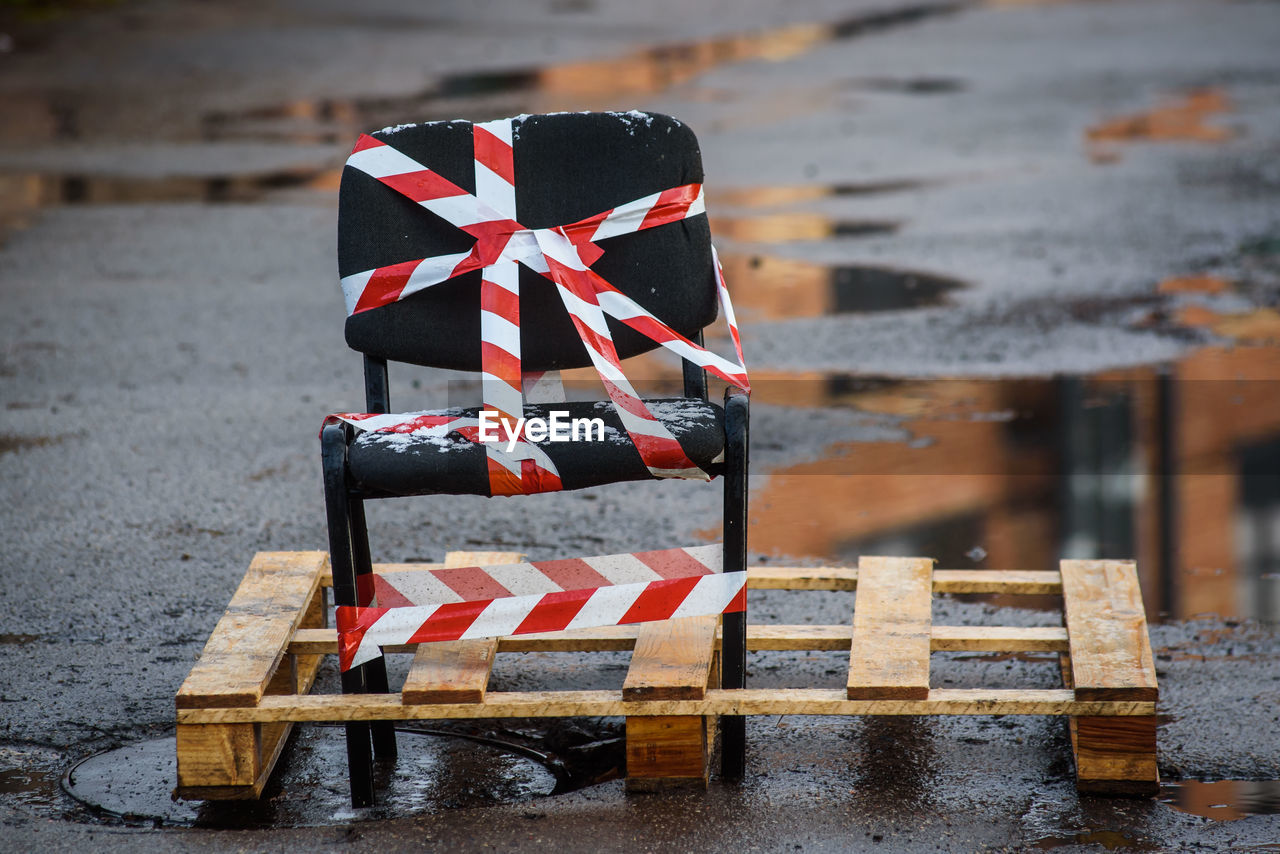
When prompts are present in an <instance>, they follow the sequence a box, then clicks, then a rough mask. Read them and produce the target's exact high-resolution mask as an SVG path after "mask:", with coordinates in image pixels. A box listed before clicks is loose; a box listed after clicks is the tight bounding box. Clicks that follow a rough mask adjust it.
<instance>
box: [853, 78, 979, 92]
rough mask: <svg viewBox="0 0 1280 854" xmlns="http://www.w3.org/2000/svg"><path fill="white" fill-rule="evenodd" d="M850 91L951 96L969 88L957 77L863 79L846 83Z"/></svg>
mask: <svg viewBox="0 0 1280 854" xmlns="http://www.w3.org/2000/svg"><path fill="white" fill-rule="evenodd" d="M845 86H846V87H848V88H850V89H861V90H863V91H867V92H897V93H902V94H907V95H949V94H951V93H953V92H963V91H964V90H965V89H966V88H968V86H967V84H966V83H965V82H964V81H963V80H959V79H957V78H955V77H862V78H856V79H853V80H848V81H845Z"/></svg>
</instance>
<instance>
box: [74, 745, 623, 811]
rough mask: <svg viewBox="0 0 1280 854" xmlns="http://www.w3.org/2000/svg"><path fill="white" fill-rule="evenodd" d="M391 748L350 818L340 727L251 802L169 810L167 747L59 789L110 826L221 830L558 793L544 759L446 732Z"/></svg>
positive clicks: (113, 761) (133, 750)
mask: <svg viewBox="0 0 1280 854" xmlns="http://www.w3.org/2000/svg"><path fill="white" fill-rule="evenodd" d="M398 742H399V746H400V755H399V757H398V759H397V760H396V762H395V764H394V765H393V766H390V765H387V764H382V763H380V764H378V766H377V767H376V769H375V774H376V775H377V781H376V782H377V787H378V792H379V801H378V803H377V804H376V805H375V806H373V807H371V808H368V809H363V810H353V809H352V808H351V800H350V794H349V792H348V789H347V781H346V775H345V774H343V773H341V770H340V769H343V768H345V767H346V748H345V741H344V739H343V736H342V729H341V728H339V727H327V726H314V725H313V726H306V727H301V728H299V730H298V733H297V735H296V736H295V737H293V738H291V743H290V745H289V746H288V748H287V749H286V751H285V753H284V758H283V759H282V763H281V766H280V768H279V770H277V772H276V773H275V774H274V775H273V777H272V780H271V782H270V783H268V787H267V790H266V791H265V792H264V796H263V798H262V799H261V800H258V801H203V802H202V801H178V800H174V799H173V798H172V797H171V791H172V789H173V785H174V780H175V779H176V774H177V769H176V757H177V751H176V747H175V741H174V739H173V738H172V737H169V738H161V739H155V740H153V741H144V742H139V743H136V744H131V745H127V746H125V747H122V748H119V749H117V750H112V751H109V752H107V753H101V754H98V755H96V756H92V757H90V758H88V759H86V760H84V761H83V762H81V763H79V764H77V765H76V766H75V767H73V768H72V769H71V770H70V771H68V772H67V774H66V777H65V780H64V783H63V785H64V786H65V788H66V791H67V793H68V794H70V795H71V796H72V797H73V798H75V799H76V800H77V801H80V802H81V803H83V804H86V805H87V806H89V807H91V808H93V809H95V810H97V811H99V813H100V814H101V815H102V816H103V817H106V818H109V819H113V820H116V821H119V820H124V821H126V822H129V823H139V822H146V823H148V824H155V825H157V826H159V825H161V824H167V825H180V826H195V827H218V828H248V827H308V826H317V825H329V824H347V823H349V822H351V821H354V820H372V819H385V818H391V817H395V816H403V815H416V814H421V813H431V812H438V811H440V810H444V809H464V808H468V807H479V806H487V805H491V804H497V803H518V802H521V801H527V800H530V799H532V798H535V797H540V796H545V795H549V794H552V793H553V792H555V791H557V789H558V784H557V775H556V774H555V773H554V772H553V770H551V769H550V768H548V767H547V766H546V760H548V757H547V756H544V755H541V754H538V753H537V752H535V751H530V750H527V749H524V748H522V747H521V746H519V745H514V744H504V743H502V742H499V741H497V740H494V739H486V738H473V737H468V736H466V735H461V734H459V735H454V734H451V733H445V732H441V733H434V732H433V733H431V734H424V733H414V732H401V733H400V735H399V737H398ZM619 744H620V743H619ZM335 772H336V773H335ZM55 789H56V783H55Z"/></svg>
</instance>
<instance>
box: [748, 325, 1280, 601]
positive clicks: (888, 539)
mask: <svg viewBox="0 0 1280 854" xmlns="http://www.w3.org/2000/svg"><path fill="white" fill-rule="evenodd" d="M753 388H754V390H753V399H754V400H755V401H756V402H758V403H760V404H769V403H772V404H776V405H781V406H796V407H805V408H808V409H811V410H827V411H828V412H829V413H831V414H829V415H824V416H822V417H823V418H824V419H826V418H832V417H834V414H835V413H839V412H842V411H843V412H847V413H848V414H849V418H848V421H847V422H843V423H847V425H848V426H846V427H845V428H844V429H845V430H846V431H850V433H851V435H849V436H848V437H847V438H846V439H844V440H843V441H836V442H835V443H833V444H829V445H827V446H826V447H825V448H822V449H821V450H820V451H817V452H813V456H812V457H810V458H809V459H807V460H806V461H802V462H795V460H796V457H797V455H798V456H800V458H801V459H804V458H805V457H806V456H808V454H807V453H806V452H805V451H804V450H799V451H797V450H793V449H792V448H791V447H790V446H789V445H788V443H786V442H779V441H768V440H766V437H764V436H761V435H760V434H759V431H757V435H756V436H755V437H753V439H754V441H755V442H758V443H760V450H759V452H757V453H756V454H755V455H754V458H753V463H754V464H755V466H756V471H757V472H760V473H761V474H764V473H765V472H766V471H767V472H768V477H762V478H761V479H760V485H759V486H758V487H757V489H756V491H755V492H754V494H753V496H752V499H751V502H752V506H751V509H752V520H751V521H752V529H751V537H752V540H751V545H752V549H753V550H754V551H757V552H759V553H761V554H763V555H766V556H774V557H776V558H778V559H788V558H810V559H815V560H822V561H832V562H837V563H847V562H850V561H854V560H856V559H857V557H858V556H859V555H864V554H915V555H926V556H930V557H935V558H937V559H938V560H939V561H940V563H939V566H942V567H951V568H1006V569H1014V568H1016V569H1052V568H1056V566H1057V561H1058V560H1059V559H1061V558H1064V557H1074V558H1136V559H1137V561H1138V568H1139V574H1140V577H1141V580H1142V585H1143V588H1144V590H1145V591H1146V603H1147V608H1148V613H1149V616H1150V617H1151V618H1152V619H1159V618H1162V617H1173V618H1177V619H1186V618H1190V617H1192V616H1195V615H1204V614H1215V615H1218V616H1220V617H1224V618H1232V617H1239V618H1256V619H1260V620H1265V621H1277V620H1280V349H1277V348H1275V347H1271V346H1244V345H1238V346H1234V347H1209V348H1205V349H1202V350H1200V351H1197V352H1195V353H1193V354H1192V355H1190V356H1188V357H1186V358H1185V359H1183V360H1182V361H1181V362H1179V363H1177V364H1175V365H1171V366H1168V367H1167V369H1166V370H1164V371H1161V370H1157V369H1153V368H1142V369H1132V370H1125V371H1115V372H1110V373H1107V374H1100V375H1097V376H1092V377H1081V376H1062V377H1052V378H1039V379H1017V380H1012V379H1010V380H999V379H996V380H960V379H937V380H902V379H893V378H883V377H865V376H859V375H856V374H811V375H804V376H802V375H791V376H789V377H788V376H787V375H782V376H779V375H773V376H769V375H767V374H762V375H760V378H759V382H758V383H753ZM868 421H870V422H872V423H878V424H879V425H881V428H882V429H881V431H880V432H879V433H878V434H875V433H873V434H872V435H879V436H883V435H884V430H883V428H884V427H885V426H888V427H892V428H893V429H896V430H899V431H903V432H905V434H906V436H907V437H908V438H906V439H905V440H897V439H892V440H881V441H871V440H859V439H858V437H857V433H856V431H857V430H859V429H865V425H866V424H867V423H868ZM761 423H762V424H763V423H764V422H763V421H762V422H761ZM833 423H842V422H839V421H836V422H833ZM859 425H862V426H859ZM837 429H838V428H837ZM833 432H834V431H830V430H829V431H827V433H826V434H825V435H830V434H832V433H833ZM769 438H770V439H776V437H769ZM793 444H794V443H793ZM1047 598H1048V597H1046V601H1045V602H1043V603H1040V604H1043V605H1045V606H1046V607H1048V606H1049V605H1050V604H1051V603H1049V602H1048V601H1047ZM1013 602H1017V603H1019V604H1026V605H1033V604H1035V603H1034V602H1032V600H1031V597H1025V598H1024V597H1018V598H1017V599H1011V600H1009V601H1007V602H1003V601H1002V602H1001V604H1012V603H1013ZM1053 604H1055V605H1056V603H1053Z"/></svg>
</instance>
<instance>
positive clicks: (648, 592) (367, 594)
mask: <svg viewBox="0 0 1280 854" xmlns="http://www.w3.org/2000/svg"><path fill="white" fill-rule="evenodd" d="M722 556H723V552H722V549H721V547H720V546H718V545H712V546H695V547H690V548H682V549H663V550H659V551H648V552H632V553H629V554H616V555H604V556H599V557H587V558H572V559H568V560H553V561H539V562H535V563H523V564H505V565H501V566H473V567H456V568H448V569H421V570H411V571H405V572H395V573H387V574H385V575H364V576H361V579H360V580H361V591H360V592H361V601H365V602H370V603H371V604H370V605H368V606H365V607H355V606H346V605H344V606H339V607H338V608H337V609H336V616H337V624H338V656H339V662H340V664H341V666H342V669H343V670H349V669H350V668H352V667H355V666H358V665H360V664H364V663H365V662H367V661H372V660H373V659H375V658H377V657H379V656H380V655H381V654H382V651H381V649H380V647H382V646H387V645H392V644H413V643H430V642H433V641H453V640H467V639H471V638H487V637H502V636H506V635H521V634H532V633H536V632H556V631H562V630H565V629H583V628H595V627H600V626H619V625H627V624H631V623H643V622H649V621H651V620H667V619H674V618H678V617H699V616H710V615H715V614H722V613H733V612H738V611H745V610H746V581H747V574H746V573H745V572H727V573H726V572H723V571H722V569H723V565H722Z"/></svg>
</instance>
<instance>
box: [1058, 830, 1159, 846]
mask: <svg viewBox="0 0 1280 854" xmlns="http://www.w3.org/2000/svg"><path fill="white" fill-rule="evenodd" d="M1034 845H1035V847H1036V848H1038V849H1040V850H1041V851H1051V850H1053V849H1054V848H1065V847H1068V846H1073V847H1074V846H1077V845H1097V846H1100V847H1102V848H1103V849H1105V850H1107V851H1135V850H1136V851H1149V850H1151V846H1149V845H1144V844H1143V843H1142V842H1140V841H1139V840H1138V839H1135V838H1134V837H1132V836H1126V835H1125V834H1123V833H1121V832H1119V831H1117V830H1082V831H1080V832H1079V833H1072V834H1070V835H1067V836H1046V837H1044V838H1043V839H1037V840H1036V841H1035V843H1034Z"/></svg>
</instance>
